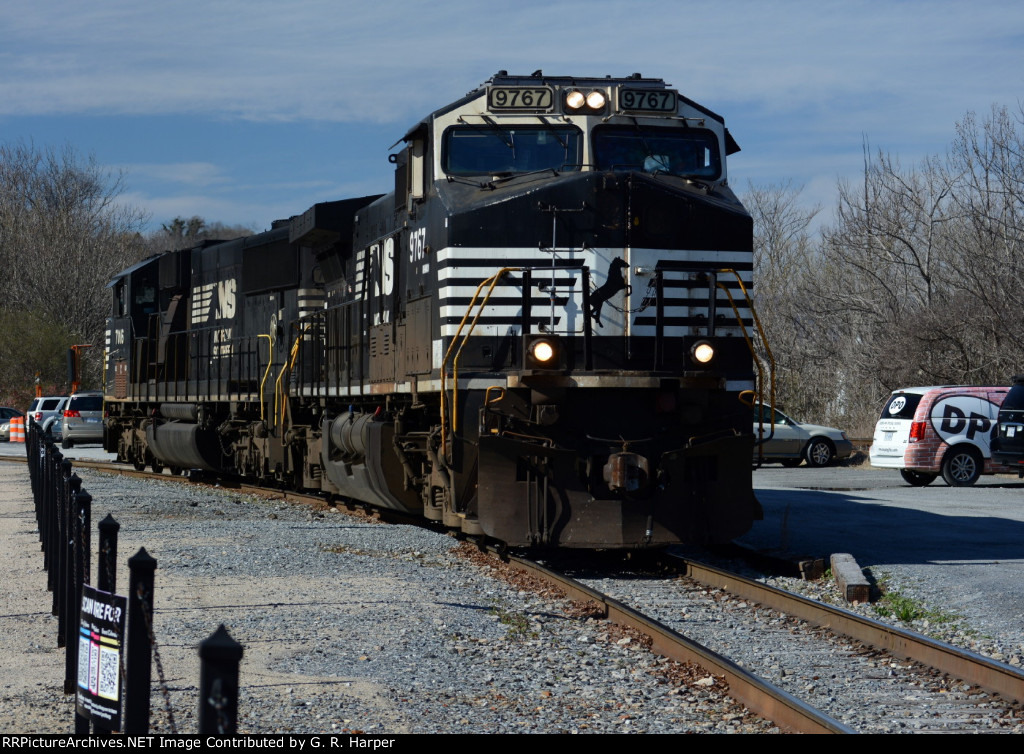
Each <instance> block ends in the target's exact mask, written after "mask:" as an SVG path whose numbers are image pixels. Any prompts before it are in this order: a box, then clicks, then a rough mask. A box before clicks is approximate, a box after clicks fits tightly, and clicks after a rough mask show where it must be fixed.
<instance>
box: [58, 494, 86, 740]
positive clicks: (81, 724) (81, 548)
mask: <svg viewBox="0 0 1024 754" xmlns="http://www.w3.org/2000/svg"><path fill="white" fill-rule="evenodd" d="M79 484H81V482H79ZM72 502H73V506H72V510H73V511H74V517H75V522H74V528H75V556H76V557H75V583H74V593H75V609H74V610H73V611H72V612H71V613H69V614H68V616H67V623H68V625H69V626H71V627H74V628H75V629H77V628H78V625H79V621H80V617H79V616H80V613H81V611H82V586H83V585H84V584H88V583H90V580H89V579H90V576H89V574H90V572H91V570H92V569H91V567H90V562H91V560H92V552H91V546H90V544H89V543H90V541H91V539H92V495H90V494H89V493H88V492H86V491H85V490H82V491H81V492H78V493H76V494H75V495H74V497H73V498H72ZM69 591H70V590H69ZM68 639H69V641H68V646H67V653H68V654H73V655H74V670H75V674H74V677H73V678H72V679H71V684H70V686H71V690H70V691H68V690H67V688H68V682H67V680H65V681H64V688H65V693H75V692H76V691H77V686H78V631H77V630H76V631H75V636H74V638H72V637H71V636H69V637H68ZM75 735H79V736H87V735H89V718H87V717H82V716H81V715H78V714H75Z"/></svg>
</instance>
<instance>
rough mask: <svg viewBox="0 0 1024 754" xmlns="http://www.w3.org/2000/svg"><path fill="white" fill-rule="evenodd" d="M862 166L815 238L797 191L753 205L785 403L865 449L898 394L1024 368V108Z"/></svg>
mask: <svg viewBox="0 0 1024 754" xmlns="http://www.w3.org/2000/svg"><path fill="white" fill-rule="evenodd" d="M863 154H864V161H863V170H862V175H861V176H860V177H859V178H858V180H856V181H852V180H851V181H842V182H840V184H839V192H838V200H837V205H836V207H835V211H834V214H833V218H832V221H831V223H829V224H825V225H823V226H822V227H820V228H819V229H817V230H815V231H812V225H813V223H814V221H815V220H816V218H817V216H818V215H819V213H820V211H821V210H820V208H818V207H815V208H811V209H807V208H805V207H803V206H802V205H801V204H800V201H799V199H800V190H799V189H796V188H794V187H792V186H791V185H789V184H785V183H782V184H778V185H775V186H771V187H762V188H757V187H751V189H750V191H749V192H748V193H747V194H746V195H745V196H744V201H745V203H746V205H747V208H748V209H749V210H750V212H751V214H752V215H753V216H754V221H755V222H754V226H755V245H754V266H755V285H756V289H755V290H756V294H755V301H756V304H757V307H758V310H759V312H760V313H761V316H762V318H763V321H764V323H765V327H766V330H767V332H768V342H769V344H770V346H771V349H772V351H773V353H774V356H775V361H776V363H777V365H778V372H777V396H778V403H779V405H783V406H788V407H789V408H790V409H791V410H792V412H793V413H794V414H795V415H796V416H798V417H803V418H806V419H807V420H809V421H814V422H816V423H825V424H831V425H835V426H840V427H843V428H846V429H847V430H848V431H849V432H851V433H852V434H854V435H856V436H861V437H864V436H870V434H871V430H872V428H873V426H874V422H875V420H876V419H877V416H878V412H879V411H880V409H881V404H882V401H883V400H884V398H885V396H886V395H887V394H888V393H889V392H891V391H892V390H894V389H897V388H901V387H909V386H914V385H943V384H975V385H984V384H991V385H1008V384H1010V380H1011V379H1012V377H1013V375H1015V374H1017V373H1020V372H1024V326H1022V323H1021V312H1022V308H1021V305H1022V303H1024V301H1022V299H1024V275H1022V273H1024V269H1022V267H1024V159H1022V158H1024V108H1019V109H1018V110H1017V111H1016V112H1011V111H1010V110H1008V109H1007V108H1004V107H995V108H993V110H992V111H991V113H989V114H988V115H987V116H986V117H984V118H982V119H979V118H978V117H977V116H976V115H974V114H968V115H967V116H965V117H964V118H963V120H962V121H960V123H958V124H957V126H956V129H955V136H954V139H953V141H952V142H951V144H950V146H949V148H948V149H947V151H946V154H944V155H937V156H933V157H929V158H927V159H925V160H923V161H922V162H921V163H920V164H917V165H913V166H903V165H901V164H900V161H899V159H898V157H896V156H893V155H890V154H886V153H884V152H882V151H876V152H875V151H872V150H871V149H870V148H869V147H868V145H867V144H866V143H865V144H864V147H863Z"/></svg>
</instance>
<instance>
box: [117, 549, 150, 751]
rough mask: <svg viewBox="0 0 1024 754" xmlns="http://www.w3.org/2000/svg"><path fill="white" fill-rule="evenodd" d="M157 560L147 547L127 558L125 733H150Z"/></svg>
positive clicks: (133, 734) (134, 734)
mask: <svg viewBox="0 0 1024 754" xmlns="http://www.w3.org/2000/svg"><path fill="white" fill-rule="evenodd" d="M155 573H156V560H155V559H154V558H152V557H150V555H149V553H148V552H146V548H145V547H140V548H139V551H138V552H137V553H135V555H133V556H132V557H130V558H129V559H128V638H127V641H126V642H125V643H126V645H127V649H126V652H125V665H126V673H125V683H124V699H125V703H124V726H123V728H124V734H125V735H126V736H140V735H145V734H146V733H149V682H150V664H151V662H152V656H153V649H152V646H151V645H150V635H151V633H152V632H151V629H152V626H153V582H154V580H155V579H154V576H155Z"/></svg>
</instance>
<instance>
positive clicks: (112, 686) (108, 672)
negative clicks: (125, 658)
mask: <svg viewBox="0 0 1024 754" xmlns="http://www.w3.org/2000/svg"><path fill="white" fill-rule="evenodd" d="M119 654H120V653H119V652H118V651H117V649H112V648H109V647H104V646H101V647H100V667H99V686H98V688H97V690H96V693H97V695H98V696H100V697H102V698H104V699H117V686H118V678H119V673H118V667H119V665H120V663H119V662H118V656H119Z"/></svg>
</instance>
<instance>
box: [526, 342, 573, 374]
mask: <svg viewBox="0 0 1024 754" xmlns="http://www.w3.org/2000/svg"><path fill="white" fill-rule="evenodd" d="M564 368H565V357H564V354H563V349H562V343H561V341H560V340H559V339H558V338H556V337H552V336H550V335H536V336H529V335H528V336H526V342H525V343H524V347H523V369H527V370H530V369H564Z"/></svg>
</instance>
